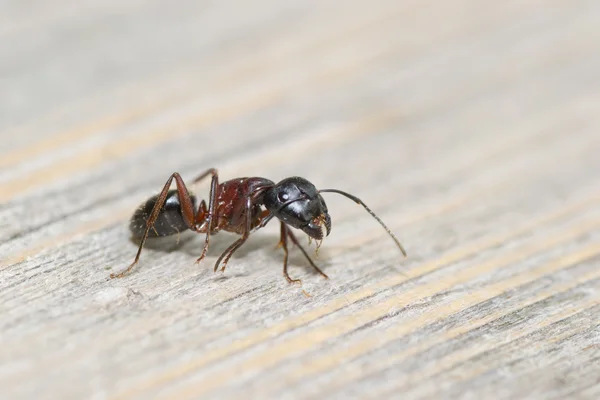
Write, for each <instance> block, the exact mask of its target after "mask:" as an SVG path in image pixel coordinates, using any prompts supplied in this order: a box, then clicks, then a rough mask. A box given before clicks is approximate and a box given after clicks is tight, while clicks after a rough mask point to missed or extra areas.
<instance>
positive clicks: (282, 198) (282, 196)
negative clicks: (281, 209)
mask: <svg viewBox="0 0 600 400" xmlns="http://www.w3.org/2000/svg"><path fill="white" fill-rule="evenodd" d="M289 198H290V196H289V195H288V194H287V193H285V192H279V194H278V195H277V199H279V201H281V202H284V201H287V200H288V199H289Z"/></svg>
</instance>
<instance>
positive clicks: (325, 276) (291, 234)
mask: <svg viewBox="0 0 600 400" xmlns="http://www.w3.org/2000/svg"><path fill="white" fill-rule="evenodd" d="M287 233H288V235H289V237H290V239H292V242H294V244H295V245H296V246H298V248H299V249H300V251H301V252H302V254H304V257H306V259H307V260H308V262H309V263H310V265H311V267H313V268H314V269H315V270H316V271H317V272H318V273H319V274H321V276H323V278H325V279H329V277H328V276H327V275H326V274H325V272H323V271H321V269H320V268H319V267H317V265H316V264H315V263H314V262H313V260H312V259H311V258H310V256H309V255H308V253H307V252H306V250H304V248H303V247H302V245H301V244H300V243H299V242H298V239H296V236H295V235H294V234H293V233H292V231H291V229H289V228H288V229H287Z"/></svg>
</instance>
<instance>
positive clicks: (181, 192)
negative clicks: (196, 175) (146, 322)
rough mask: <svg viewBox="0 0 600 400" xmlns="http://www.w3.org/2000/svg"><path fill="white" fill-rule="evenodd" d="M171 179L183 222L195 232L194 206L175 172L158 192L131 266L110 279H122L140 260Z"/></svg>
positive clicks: (111, 275)
mask: <svg viewBox="0 0 600 400" xmlns="http://www.w3.org/2000/svg"><path fill="white" fill-rule="evenodd" d="M173 179H175V183H176V185H177V196H178V197H179V203H180V204H181V213H182V216H183V221H184V223H185V225H186V226H187V227H188V228H189V229H192V230H196V226H195V224H194V206H193V202H192V199H191V198H190V194H189V192H188V190H187V187H186V186H185V183H184V182H183V179H182V178H181V176H180V175H179V173H177V172H175V173H174V174H173V175H171V176H170V177H169V179H168V180H167V182H166V183H165V186H164V187H163V189H162V191H161V192H160V195H159V196H158V199H157V200H156V203H155V204H154V207H153V208H152V212H151V213H150V217H149V218H148V220H147V221H146V230H145V231H144V234H143V235H142V240H141V243H140V247H139V248H138V252H137V254H136V256H135V259H134V260H133V262H132V263H131V265H130V266H129V267H128V268H127V269H126V270H124V271H121V272H119V273H116V274H114V273H113V274H110V277H111V278H122V277H124V276H125V275H127V274H128V273H129V272H130V271H131V270H132V269H133V267H134V266H135V265H136V264H137V263H138V261H139V259H140V255H141V254H142V249H143V248H144V243H145V242H146V239H147V238H148V233H149V232H150V229H154V224H155V223H156V219H157V218H158V216H159V214H160V211H161V209H162V208H163V206H164V205H165V201H166V199H167V195H168V193H169V188H170V187H171V183H172V182H173Z"/></svg>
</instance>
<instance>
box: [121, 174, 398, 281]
mask: <svg viewBox="0 0 600 400" xmlns="http://www.w3.org/2000/svg"><path fill="white" fill-rule="evenodd" d="M208 176H211V177H212V180H211V185H210V196H209V202H208V208H207V206H206V202H205V201H204V200H202V201H201V202H200V206H199V207H198V208H197V211H194V210H196V197H195V196H194V195H190V194H189V192H188V189H187V187H186V185H185V183H184V182H183V179H182V178H181V176H180V175H179V173H177V172H175V173H174V174H172V175H171V176H170V177H169V179H168V180H167V182H166V183H165V185H164V187H163V189H162V191H161V192H160V194H159V195H157V196H153V197H150V198H149V199H148V200H147V201H146V202H145V203H143V204H142V205H140V207H139V208H138V209H137V210H136V211H135V212H134V214H133V216H132V217H131V222H130V225H129V229H130V231H131V233H132V235H133V237H134V238H136V239H141V243H140V246H139V248H138V252H137V255H136V256H135V260H134V261H133V263H131V265H130V266H129V267H128V268H127V269H126V270H124V271H122V272H120V273H117V274H111V275H110V277H111V278H121V277H123V276H125V275H126V274H128V273H129V272H130V271H131V270H132V268H133V267H134V266H135V265H136V264H137V263H138V261H139V259H140V254H141V253H142V248H143V247H144V243H145V242H146V239H147V238H148V237H149V236H150V237H160V236H170V235H174V234H178V233H179V232H180V231H184V230H188V229H189V230H192V231H194V232H196V233H205V234H206V239H205V241H204V248H203V249H202V254H201V255H200V257H199V258H198V259H197V260H196V263H199V262H200V261H202V260H203V259H204V257H205V256H206V252H207V250H208V245H209V241H210V237H211V235H213V234H216V233H217V232H219V231H220V230H224V231H228V232H233V233H237V234H239V235H241V237H240V238H239V239H238V240H236V241H235V242H234V243H233V244H232V245H231V246H229V247H228V248H227V250H225V251H224V252H223V254H221V256H220V257H219V258H218V259H217V262H216V263H215V267H214V271H215V272H216V271H217V270H218V269H219V266H220V265H222V267H221V272H223V271H225V267H226V265H227V262H228V261H229V258H230V257H231V255H232V254H233V253H234V252H235V251H236V250H237V249H239V248H240V247H241V246H242V245H243V244H244V243H245V242H246V240H247V239H248V237H249V236H250V234H252V233H254V232H256V231H257V230H258V229H260V228H262V227H264V226H265V225H266V224H267V223H268V222H269V221H270V220H271V219H273V217H277V218H278V219H279V220H280V226H281V233H280V235H281V236H280V239H279V244H278V247H282V248H283V251H284V257H283V276H284V277H285V278H286V279H287V281H288V282H289V283H300V284H301V280H300V279H292V278H290V276H289V275H288V271H287V267H288V265H287V261H288V248H287V243H288V238H289V239H290V240H291V241H292V243H294V244H295V245H296V246H297V247H298V248H299V249H300V251H301V252H302V253H303V254H304V256H305V257H306V259H307V260H308V262H309V263H310V265H311V266H312V267H313V268H314V269H315V270H316V271H317V272H318V273H319V274H321V275H322V276H323V277H324V278H325V279H328V276H327V275H325V273H324V272H323V271H321V270H320V269H319V267H317V266H316V264H315V263H314V262H313V261H312V260H311V258H310V257H309V255H308V253H307V252H306V250H304V248H303V247H302V246H301V245H300V243H299V242H298V239H297V238H296V236H295V235H294V233H293V232H292V230H291V229H290V227H293V228H297V229H300V230H302V231H303V232H304V233H306V234H307V235H308V238H309V244H310V240H311V239H314V240H316V243H317V250H318V248H319V247H320V245H321V241H322V240H323V236H328V235H329V232H330V231H331V218H330V217H329V213H328V211H327V206H326V205H325V201H324V200H323V197H321V193H326V192H329V193H338V194H341V195H343V196H346V197H347V198H349V199H351V200H353V201H355V202H356V203H357V204H360V205H362V206H363V207H364V208H365V209H366V210H367V211H368V212H369V214H371V216H373V218H375V219H376V220H377V221H378V222H379V223H380V224H381V226H383V228H384V229H385V230H386V231H387V233H388V234H389V235H390V236H391V237H392V239H393V240H394V242H396V245H397V246H398V248H400V251H401V252H402V254H403V255H404V256H405V257H406V251H405V250H404V248H403V247H402V244H400V241H399V240H398V239H397V238H396V236H395V235H394V234H393V233H392V231H391V230H390V229H389V228H388V227H387V226H386V225H385V224H384V223H383V221H382V220H381V219H379V217H378V216H377V215H375V213H374V212H373V211H371V209H370V208H369V207H367V205H366V204H365V203H363V202H362V200H360V199H359V198H357V197H355V196H353V195H351V194H349V193H346V192H343V191H341V190H337V189H321V190H317V188H316V187H315V186H314V185H313V184H312V183H310V182H309V181H308V180H306V179H304V178H301V177H291V178H286V179H284V180H282V181H280V182H279V183H275V182H273V181H271V180H269V179H265V178H258V177H253V178H236V179H232V180H229V181H226V182H223V183H219V175H218V172H217V170H216V169H215V168H211V169H209V170H207V171H206V172H204V173H203V174H202V175H200V176H198V177H197V178H196V179H194V181H193V183H197V182H200V181H202V180H203V179H205V178H207V177H208ZM173 179H175V183H176V186H177V189H176V190H169V189H170V187H171V183H172V182H173ZM263 206H264V209H263Z"/></svg>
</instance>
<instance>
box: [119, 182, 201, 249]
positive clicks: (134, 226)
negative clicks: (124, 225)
mask: <svg viewBox="0 0 600 400" xmlns="http://www.w3.org/2000/svg"><path fill="white" fill-rule="evenodd" d="M158 197H159V196H158V195H156V196H152V197H150V198H149V199H148V200H146V202H145V203H143V204H141V205H140V206H139V207H138V208H137V209H136V210H135V212H134V213H133V215H132V216H131V221H130V223H129V230H130V231H131V233H132V235H133V236H134V237H135V238H137V239H141V238H142V237H143V236H144V232H145V231H146V221H148V218H150V214H151V213H152V209H153V208H154V206H155V205H156V201H157V200H158ZM190 199H191V201H192V205H193V207H194V209H196V197H195V196H194V195H190ZM188 229H189V228H188V226H187V225H186V224H185V221H184V220H183V213H182V210H181V203H180V201H179V197H178V195H177V190H170V191H169V192H168V193H167V198H166V201H165V204H164V206H163V207H162V208H161V210H160V213H159V214H158V218H157V219H156V222H155V223H154V228H153V229H152V228H151V229H150V231H149V232H148V236H149V237H159V236H170V235H174V234H176V233H179V232H183V231H186V230H188Z"/></svg>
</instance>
